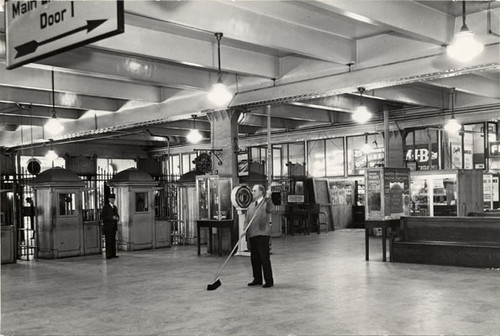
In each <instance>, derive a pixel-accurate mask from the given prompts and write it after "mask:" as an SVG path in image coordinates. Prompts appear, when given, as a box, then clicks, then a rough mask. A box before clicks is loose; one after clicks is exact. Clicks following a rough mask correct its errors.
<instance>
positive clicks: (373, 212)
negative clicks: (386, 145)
mask: <svg viewBox="0 0 500 336" xmlns="http://www.w3.org/2000/svg"><path fill="white" fill-rule="evenodd" d="M365 181H366V183H365V185H366V187H365V188H366V192H365V195H366V198H365V202H366V206H365V219H366V220H390V219H399V218H400V217H401V216H407V215H409V214H410V187H409V181H410V170H409V169H408V168H391V167H383V168H368V169H367V170H366V171H365Z"/></svg>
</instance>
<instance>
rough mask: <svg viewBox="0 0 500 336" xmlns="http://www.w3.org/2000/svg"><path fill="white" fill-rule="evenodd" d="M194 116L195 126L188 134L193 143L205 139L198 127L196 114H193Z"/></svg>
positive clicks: (188, 138)
mask: <svg viewBox="0 0 500 336" xmlns="http://www.w3.org/2000/svg"><path fill="white" fill-rule="evenodd" d="M191 117H192V118H193V128H192V129H191V130H190V131H189V133H188V135H187V140H188V141H189V142H190V143H192V144H197V143H198V142H200V141H201V139H203V136H202V135H201V133H200V131H198V129H197V128H196V118H197V116H196V114H193V115H191Z"/></svg>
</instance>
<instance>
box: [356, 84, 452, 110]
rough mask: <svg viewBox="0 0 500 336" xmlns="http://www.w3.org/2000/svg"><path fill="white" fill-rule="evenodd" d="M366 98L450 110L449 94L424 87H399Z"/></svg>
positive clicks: (372, 92)
mask: <svg viewBox="0 0 500 336" xmlns="http://www.w3.org/2000/svg"><path fill="white" fill-rule="evenodd" d="M364 97H373V98H375V99H380V100H382V101H391V102H395V103H396V102H397V103H400V104H407V105H418V106H428V107H436V108H445V109H447V108H448V99H447V97H448V92H447V91H445V92H443V91H442V90H432V89H429V87H426V86H422V85H416V84H415V85H411V86H409V85H398V86H391V87H385V88H378V89H374V90H371V91H368V92H366V93H365V94H364Z"/></svg>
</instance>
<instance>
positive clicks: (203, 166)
mask: <svg viewBox="0 0 500 336" xmlns="http://www.w3.org/2000/svg"><path fill="white" fill-rule="evenodd" d="M194 164H195V166H196V171H198V172H200V173H204V174H206V173H209V172H211V171H212V157H211V156H210V155H209V154H207V153H201V154H200V155H198V156H197V157H196V159H194Z"/></svg>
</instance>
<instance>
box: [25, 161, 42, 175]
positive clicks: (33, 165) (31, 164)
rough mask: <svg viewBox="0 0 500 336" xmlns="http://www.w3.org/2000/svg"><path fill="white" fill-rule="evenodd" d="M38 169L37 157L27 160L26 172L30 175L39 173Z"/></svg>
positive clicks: (39, 168) (39, 167)
mask: <svg viewBox="0 0 500 336" xmlns="http://www.w3.org/2000/svg"><path fill="white" fill-rule="evenodd" d="M40 170H41V166H40V161H38V160H37V159H30V160H29V161H28V172H29V173H30V174H31V175H38V173H40Z"/></svg>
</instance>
